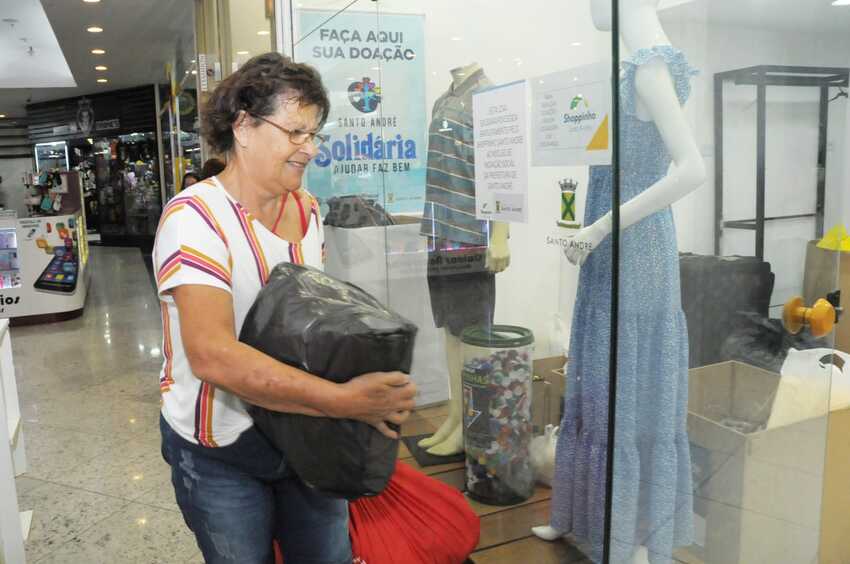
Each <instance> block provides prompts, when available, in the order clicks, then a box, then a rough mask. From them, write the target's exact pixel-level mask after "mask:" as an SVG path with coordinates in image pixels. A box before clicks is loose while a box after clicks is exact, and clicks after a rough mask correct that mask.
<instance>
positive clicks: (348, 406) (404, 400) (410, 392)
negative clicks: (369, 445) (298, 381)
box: [338, 372, 416, 439]
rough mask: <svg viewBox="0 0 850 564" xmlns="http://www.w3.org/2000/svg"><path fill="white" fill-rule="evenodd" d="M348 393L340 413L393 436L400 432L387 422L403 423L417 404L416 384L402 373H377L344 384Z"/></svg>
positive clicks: (343, 416)
mask: <svg viewBox="0 0 850 564" xmlns="http://www.w3.org/2000/svg"><path fill="white" fill-rule="evenodd" d="M340 386H341V387H342V388H343V390H344V392H345V395H344V396H343V402H342V405H341V406H339V408H340V409H339V413H338V416H339V417H341V418H345V419H356V420H358V421H363V422H365V423H369V424H370V425H372V426H373V427H375V428H376V429H378V430H379V431H380V432H381V433H383V434H384V435H386V436H387V437H389V438H391V439H397V438H398V433H397V432H395V431H393V430H392V429H390V428H389V426H388V425H387V423H388V422H389V423H394V424H396V425H401V424H402V423H404V422H405V421H406V420H407V418H408V417H410V411H411V410H412V409H413V408H414V407H415V406H416V402H415V398H416V384H414V383H413V382H412V381H411V380H410V376H408V375H407V374H403V373H401V372H373V373H371V374H364V375H363V376H358V377H357V378H353V379H351V380H349V381H348V382H346V383H345V384H340Z"/></svg>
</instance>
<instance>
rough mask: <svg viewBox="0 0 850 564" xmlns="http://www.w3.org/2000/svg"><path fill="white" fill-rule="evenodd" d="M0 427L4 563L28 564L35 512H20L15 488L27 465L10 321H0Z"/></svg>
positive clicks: (0, 552) (0, 545)
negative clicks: (27, 550)
mask: <svg viewBox="0 0 850 564" xmlns="http://www.w3.org/2000/svg"><path fill="white" fill-rule="evenodd" d="M0 423H2V425H0V561H2V562H10V563H11V562H25V555H24V541H25V540H26V538H27V536H28V535H29V528H30V523H32V511H26V512H19V508H18V495H17V490H16V488H15V476H18V475H20V474H23V473H24V472H25V471H26V469H27V468H26V466H27V463H26V454H25V447H24V433H23V431H22V430H21V409H20V406H19V404H18V388H17V385H16V383H15V366H14V362H13V361H12V341H11V337H10V335H9V320H7V319H0Z"/></svg>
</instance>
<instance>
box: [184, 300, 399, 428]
mask: <svg viewBox="0 0 850 564" xmlns="http://www.w3.org/2000/svg"><path fill="white" fill-rule="evenodd" d="M172 295H173V297H174V301H175V302H176V304H177V311H178V314H179V316H180V335H181V338H182V341H183V347H184V349H185V351H186V356H187V358H188V359H189V364H190V365H191V368H192V372H193V373H194V374H195V376H197V377H198V378H200V379H202V380H204V381H206V382H209V383H210V384H213V385H215V386H217V387H220V388H223V389H225V390H228V391H229V392H232V393H233V394H235V395H237V396H239V397H241V398H242V399H244V400H245V401H247V402H248V403H251V404H254V405H259V406H261V407H265V408H266V409H271V410H274V411H283V412H288V413H300V414H304V415H311V416H317V417H335V418H344V419H358V420H361V421H366V422H368V423H370V424H372V425H374V426H375V427H376V428H378V429H379V430H380V431H381V432H383V433H384V434H386V435H387V436H390V437H392V438H397V434H396V433H395V432H393V431H391V430H390V429H389V428H388V427H387V425H386V424H385V421H390V422H392V423H396V424H401V423H402V422H403V421H404V420H405V419H407V416H408V415H409V413H408V412H409V410H412V409H413V407H414V397H415V396H416V386H415V385H414V384H413V383H412V382H411V381H410V378H409V377H408V376H407V375H405V374H402V373H400V372H392V373H376V374H367V375H364V376H361V377H358V378H354V379H353V380H351V381H350V382H347V383H345V384H336V383H333V382H330V381H328V380H325V379H323V378H319V377H317V376H313V375H312V374H308V373H306V372H304V371H302V370H299V369H297V368H294V367H291V366H288V365H286V364H283V363H281V362H278V361H277V360H275V359H273V358H272V357H270V356H268V355H266V354H264V353H262V352H260V351H258V350H257V349H254V348H253V347H250V346H248V345H246V344H244V343H240V342H239V340H238V339H237V337H236V334H235V329H234V327H235V323H234V317H233V302H232V299H231V296H230V294H229V293H228V292H226V291H224V290H221V289H218V288H214V287H210V286H202V285H184V286H178V287H177V288H175V289H174V290H172Z"/></svg>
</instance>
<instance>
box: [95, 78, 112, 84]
mask: <svg viewBox="0 0 850 564" xmlns="http://www.w3.org/2000/svg"><path fill="white" fill-rule="evenodd" d="M97 81H98V82H99V83H101V84H103V83H105V82H109V81H108V80H106V79H105V78H98V79H97Z"/></svg>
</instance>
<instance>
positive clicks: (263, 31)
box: [257, 29, 271, 35]
mask: <svg viewBox="0 0 850 564" xmlns="http://www.w3.org/2000/svg"><path fill="white" fill-rule="evenodd" d="M270 34H271V32H270V31H268V30H265V29H261V30H260V31H258V32H257V35H270Z"/></svg>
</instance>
